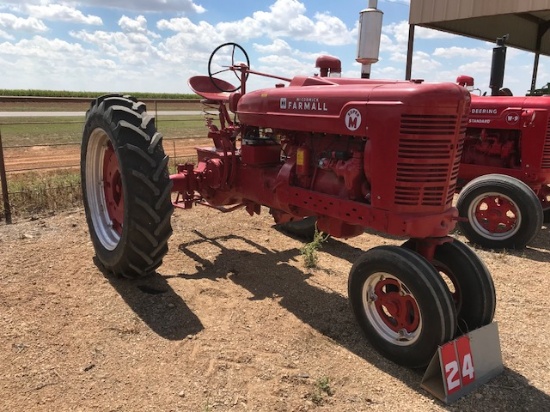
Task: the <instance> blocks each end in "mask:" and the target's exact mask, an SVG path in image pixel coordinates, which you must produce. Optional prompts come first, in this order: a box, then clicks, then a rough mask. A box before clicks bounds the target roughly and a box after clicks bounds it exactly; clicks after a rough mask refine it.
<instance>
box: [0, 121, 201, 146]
mask: <svg viewBox="0 0 550 412" xmlns="http://www.w3.org/2000/svg"><path fill="white" fill-rule="evenodd" d="M83 127H84V116H82V117H0V133H1V134H2V142H3V145H4V148H8V147H15V146H35V145H54V144H67V143H80V140H81V139H82V129H83ZM157 129H158V130H159V131H160V132H161V133H162V134H163V135H164V137H165V139H170V138H185V137H190V138H195V137H206V134H207V130H206V126H205V124H204V119H203V117H202V116H201V115H197V116H162V117H159V118H158V119H157Z"/></svg>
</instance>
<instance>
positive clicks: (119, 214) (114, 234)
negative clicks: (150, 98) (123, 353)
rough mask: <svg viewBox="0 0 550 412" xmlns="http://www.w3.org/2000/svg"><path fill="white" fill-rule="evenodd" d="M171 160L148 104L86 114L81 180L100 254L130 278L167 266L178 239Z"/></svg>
mask: <svg viewBox="0 0 550 412" xmlns="http://www.w3.org/2000/svg"><path fill="white" fill-rule="evenodd" d="M167 164H168V157H167V156H166V155H165V153H164V149H163V147H162V135H161V134H160V133H157V131H156V127H155V122H154V118H153V117H152V116H149V115H148V114H147V112H146V108H145V105H144V104H143V103H141V102H138V101H137V100H135V99H133V98H131V97H127V96H121V95H106V96H102V97H100V98H98V99H96V100H94V101H93V102H92V104H91V107H90V109H89V110H88V112H87V114H86V123H85V126H84V132H83V139H82V153H81V179H82V191H83V198H84V210H85V212H86V221H87V224H88V228H89V231H90V236H91V239H92V243H93V245H94V249H95V253H96V256H97V258H98V260H99V261H100V262H101V264H102V265H103V266H104V267H105V269H107V270H108V271H110V272H113V273H115V274H118V275H122V276H125V277H129V278H136V277H142V276H145V275H147V274H150V273H152V272H153V271H154V270H155V269H156V268H157V267H159V266H160V265H161V263H162V258H163V257H164V255H165V254H166V252H167V251H168V239H169V237H170V235H171V234H172V227H171V224H170V217H171V215H172V211H173V206H172V202H171V198H170V194H171V188H172V182H171V181H170V178H169V175H168V170H167Z"/></svg>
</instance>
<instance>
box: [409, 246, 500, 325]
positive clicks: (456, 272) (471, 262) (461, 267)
mask: <svg viewBox="0 0 550 412" xmlns="http://www.w3.org/2000/svg"><path fill="white" fill-rule="evenodd" d="M418 242H419V240H417V239H410V240H408V241H406V242H405V243H404V244H403V245H402V246H403V247H405V248H407V249H411V250H417V244H418ZM431 264H432V265H433V266H434V267H435V269H436V270H437V271H438V272H439V274H440V276H441V277H442V278H443V279H444V280H445V283H446V285H447V287H448V288H449V292H450V293H451V296H452V298H453V302H454V304H455V308H456V312H457V324H458V330H457V334H459V335H462V334H464V333H466V332H470V331H472V330H474V329H477V328H480V327H482V326H485V325H488V324H489V323H491V322H492V320H493V316H494V314H495V308H496V293H495V285H494V283H493V279H492V277H491V274H490V272H489V270H488V269H487V266H485V264H484V263H483V261H482V260H481V259H480V258H479V257H478V256H477V255H476V254H475V252H474V251H473V250H472V249H470V248H469V247H468V246H467V245H465V244H464V243H462V242H461V241H459V240H456V239H454V240H453V241H452V242H448V243H443V244H442V245H437V246H436V248H435V253H434V258H433V260H432V261H431Z"/></svg>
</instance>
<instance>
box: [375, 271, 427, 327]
mask: <svg viewBox="0 0 550 412" xmlns="http://www.w3.org/2000/svg"><path fill="white" fill-rule="evenodd" d="M374 293H375V294H376V297H377V298H376V300H375V303H374V304H375V306H376V310H377V312H378V314H379V315H380V318H381V319H382V320H383V321H384V323H385V324H386V325H387V326H388V327H389V328H390V329H392V330H393V331H394V332H399V331H401V330H403V329H405V330H406V331H407V332H409V333H411V332H414V331H415V330H416V328H418V325H419V324H420V310H419V309H418V305H417V304H416V301H415V300H414V299H413V297H412V296H411V295H410V294H408V293H405V291H403V290H402V287H401V284H400V283H399V282H398V281H397V280H395V279H384V280H382V281H380V282H378V283H377V284H376V287H375V288H374Z"/></svg>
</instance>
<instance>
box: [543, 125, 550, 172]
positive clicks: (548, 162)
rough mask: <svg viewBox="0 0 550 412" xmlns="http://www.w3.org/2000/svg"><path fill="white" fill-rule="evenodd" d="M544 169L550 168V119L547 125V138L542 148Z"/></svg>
mask: <svg viewBox="0 0 550 412" xmlns="http://www.w3.org/2000/svg"><path fill="white" fill-rule="evenodd" d="M541 167H542V168H543V169H550V121H548V125H547V127H546V140H545V141H544V148H543V149H542V166H541Z"/></svg>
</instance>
